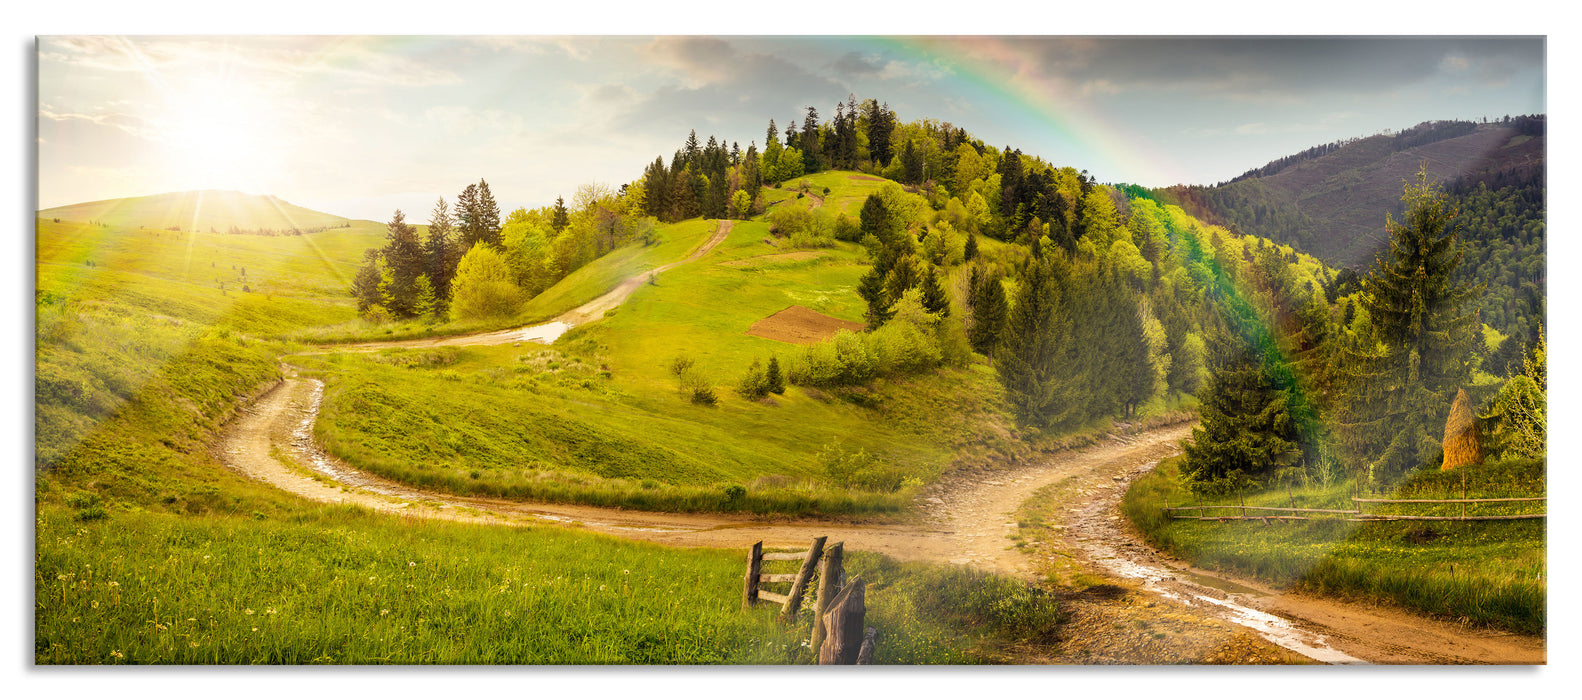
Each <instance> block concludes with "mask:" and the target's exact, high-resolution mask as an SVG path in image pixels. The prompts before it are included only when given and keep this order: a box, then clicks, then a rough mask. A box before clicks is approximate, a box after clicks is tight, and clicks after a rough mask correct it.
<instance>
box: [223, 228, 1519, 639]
mask: <svg viewBox="0 0 1582 700" xmlns="http://www.w3.org/2000/svg"><path fill="white" fill-rule="evenodd" d="M731 225H732V222H730V221H721V222H720V225H719V229H718V231H717V232H716V233H715V234H714V236H713V237H711V238H710V239H709V240H708V241H707V242H705V243H704V244H703V245H701V246H699V248H698V249H697V250H696V251H694V252H693V253H692V254H691V255H690V256H688V257H687V258H685V259H682V260H679V261H676V262H673V263H670V264H668V265H665V266H661V267H659V268H656V269H654V270H651V271H649V272H645V273H641V274H638V275H635V276H633V277H631V278H629V279H627V280H626V281H624V282H622V283H621V284H620V285H618V286H617V287H616V288H614V289H613V290H611V291H610V292H608V293H606V294H604V295H602V296H600V297H599V298H597V299H594V300H593V301H591V302H588V303H587V304H584V305H582V306H579V307H577V308H576V309H573V310H571V311H569V312H567V313H565V314H562V315H561V316H559V317H557V318H556V319H555V320H554V321H552V322H551V323H549V324H545V325H543V326H535V327H533V328H525V329H513V330H509V331H498V332H493V333H484V334H478V335H471V336H459V337H451V338H440V339H423V340H412V341H394V342H379V343H360V344H355V345H346V346H338V347H335V348H326V350H331V351H334V350H349V351H368V350H375V349H382V348H394V347H432V346H439V345H486V344H505V343H516V342H523V341H527V340H546V342H552V339H553V338H552V337H549V338H547V339H546V338H545V337H544V334H545V330H544V329H545V328H546V327H547V328H548V329H549V331H551V332H553V333H552V335H553V336H558V335H559V333H560V332H564V330H565V329H566V328H570V327H571V326H573V325H577V324H581V323H587V322H589V321H591V320H595V319H598V318H600V317H602V316H603V314H604V312H605V311H606V310H608V309H611V308H614V307H615V306H617V305H619V304H620V303H621V302H622V301H624V300H625V299H626V298H627V297H628V296H630V295H631V294H632V292H634V291H635V290H636V289H637V288H638V287H639V286H640V285H641V284H643V283H644V282H645V281H647V280H648V279H649V277H651V276H652V275H655V274H658V273H660V272H663V271H665V270H668V269H670V268H672V267H675V266H677V265H681V264H684V263H687V262H692V261H694V260H697V259H699V258H701V257H703V256H704V255H706V254H707V253H708V252H709V251H710V250H713V248H714V247H715V246H716V245H718V244H719V243H720V242H721V241H723V240H724V239H725V237H726V235H728V234H729V233H730V230H731ZM556 324H560V326H563V327H558V328H557V327H556ZM284 371H285V378H284V379H283V380H282V381H280V382H279V383H278V384H277V385H276V386H274V387H273V388H272V389H270V390H269V391H267V392H265V393H264V394H262V395H261V396H260V397H259V398H258V399H257V400H256V401H255V402H254V404H253V405H252V406H251V407H249V408H246V409H244V410H243V412H242V416H241V418H240V419H238V420H237V421H236V422H234V423H233V424H232V425H231V426H230V428H229V429H228V430H227V432H226V433H225V434H224V436H223V437H222V439H221V441H220V443H219V445H217V449H216V453H217V454H218V456H219V457H220V458H221V459H222V460H223V461H224V462H225V463H226V464H227V465H229V466H230V467H231V468H233V469H235V470H237V471H239V472H241V473H243V474H246V475H248V476H250V477H252V478H255V479H258V480H260V481H264V482H266V483H270V484H273V485H275V486H277V487H279V488H281V489H283V490H286V491H288V492H290V493H293V494H296V495H298V496H301V497H303V498H306V499H309V500H313V501H318V502H324V503H348V504H356V505H359V506H363V507H366V508H369V509H372V510H375V511H379V512H385V513H392V514H399V515H402V516H405V517H418V518H441V519H447V520H455V521H461V522H476V523H492V524H500V525H516V526H520V525H552V524H554V525H560V526H567V527H576V528H582V529H586V530H590V531H594V532H601V533H605V534H609V535H614V536H618V537H624V538H630V539H640V540H647V541H651V542H657V543H661V544H666V545H671V546H680V547H743V548H745V547H747V546H749V545H751V544H752V543H754V542H759V541H762V542H763V543H764V545H765V546H766V547H769V548H802V547H805V546H806V544H807V542H808V540H809V539H810V538H812V537H814V536H828V537H829V538H830V540H831V541H844V542H845V543H846V546H848V547H850V548H852V549H857V550H863V551H872V552H879V553H882V554H886V555H889V556H891V557H894V558H896V559H900V560H913V561H918V560H921V561H934V562H946V563H953V564H960V565H967V566H973V567H977V568H981V569H986V570H990V571H995V572H999V573H1003V574H1008V575H1015V576H1021V577H1025V578H1029V579H1032V580H1043V579H1044V578H1045V577H1046V576H1048V577H1052V578H1057V579H1058V578H1061V577H1065V578H1070V577H1071V576H1072V575H1075V576H1078V577H1085V578H1086V579H1088V581H1087V582H1088V583H1089V584H1091V583H1092V582H1093V579H1094V578H1097V579H1099V580H1101V581H1104V582H1105V583H1100V584H1099V585H1085V586H1081V587H1080V588H1081V590H1080V591H1079V592H1076V593H1067V594H1063V596H1064V597H1065V598H1066V601H1065V603H1064V604H1065V609H1066V610H1067V611H1068V613H1069V615H1070V617H1071V621H1070V623H1069V624H1068V625H1067V630H1068V632H1067V635H1068V637H1067V638H1066V639H1064V640H1062V644H1061V648H1060V652H1059V653H1058V655H1054V656H1050V655H1048V653H1049V652H1048V650H1047V649H1011V650H1006V651H1005V657H1004V660H1006V661H1009V662H1014V663H1128V664H1164V663H1304V662H1315V661H1316V662H1320V663H1386V664H1478V663H1494V664H1541V663H1544V662H1545V659H1546V656H1545V649H1544V642H1543V640H1542V639H1533V638H1528V637H1522V636H1516V635H1506V634H1499V633H1490V632H1479V631H1476V630H1471V629H1467V628H1464V627H1462V626H1460V625H1454V624H1450V623H1444V622H1439V621H1436V620H1429V619H1425V618H1422V617H1418V616H1413V615H1409V614H1404V613H1400V612H1396V611H1391V610H1383V609H1376V608H1370V607H1366V606H1358V605H1350V604H1346V603H1341V602H1336V601H1332V600H1327V599H1318V598H1312V597H1305V596H1300V595H1292V594H1283V593H1279V592H1275V591H1271V590H1268V589H1267V588H1265V587H1261V586H1260V585H1258V584H1255V583H1252V582H1248V581H1242V580H1238V579H1233V578H1231V577H1226V576H1224V575H1221V574H1212V573H1209V572H1203V571H1198V570H1194V569H1191V568H1190V567H1189V566H1187V565H1186V564H1184V563H1182V562H1179V561H1174V560H1171V559H1170V558H1169V557H1167V556H1165V555H1163V554H1161V553H1159V552H1157V551H1155V550H1153V549H1152V548H1150V547H1148V546H1146V545H1144V544H1143V543H1142V542H1141V541H1140V540H1139V539H1138V537H1137V536H1136V533H1135V532H1134V531H1132V530H1131V529H1130V527H1129V525H1128V524H1127V521H1126V520H1125V518H1124V517H1123V516H1121V514H1120V512H1119V508H1118V505H1119V502H1120V498H1121V495H1122V494H1124V492H1125V489H1126V486H1127V484H1129V483H1130V481H1131V480H1132V479H1134V478H1136V477H1138V476H1140V475H1142V474H1145V473H1147V472H1148V471H1149V470H1151V469H1153V468H1154V467H1155V466H1156V465H1157V464H1158V463H1159V461H1160V460H1161V459H1164V458H1166V457H1169V456H1171V455H1174V454H1176V453H1177V452H1179V443H1180V441H1181V440H1182V439H1183V438H1186V437H1188V436H1189V434H1190V426H1186V425H1177V426H1172V427H1166V428H1160V429H1154V430H1150V431H1145V432H1141V433H1135V434H1130V435H1121V436H1111V439H1110V440H1109V441H1107V442H1103V443H1100V444H1097V445H1093V446H1090V447H1087V448H1083V449H1078V450H1068V451H1064V452H1060V453H1057V454H1054V455H1050V456H1047V457H1045V458H1043V459H1040V460H1037V461H1035V462H1032V463H1028V464H1018V465H1010V466H1004V467H1000V468H997V469H990V470H977V471H972V472H960V473H956V474H953V475H952V476H950V477H948V478H947V479H945V480H943V481H941V482H940V483H938V484H934V485H932V486H931V487H929V488H928V489H927V490H925V491H924V492H923V493H922V494H921V495H920V496H919V500H918V503H917V506H918V508H917V512H918V514H919V517H918V518H916V519H915V520H914V521H912V522H909V523H905V524H871V523H851V522H838V521H829V520H785V519H778V520H765V519H757V518H752V517H748V516H736V515H725V514H674V513H649V512H639V511H627V510H611V509H603V508H593V507H586V506H575V505H556V504H526V503H519V502H514V501H506V500H499V499H486V498H470V497H460V496H453V495H448V494H440V493H431V492H424V491H420V490H418V489H414V488H411V487H408V486H404V485H401V484H397V483H394V482H390V481H388V480H385V479H381V478H379V477H375V476H373V475H370V474H367V473H364V472H361V471H359V470H356V469H353V468H351V467H349V466H347V465H345V464H344V463H341V462H340V461H338V460H336V459H335V458H333V457H331V456H329V455H327V454H325V453H324V451H323V450H322V449H320V448H319V446H318V445H317V443H316V442H315V441H314V439H313V423H314V421H315V420H316V418H317V415H318V408H319V403H320V401H321V400H322V396H323V383H322V382H320V381H318V380H316V379H304V378H300V377H298V376H297V375H296V372H295V371H294V369H293V368H291V367H290V366H285V367H284ZM1042 489H1053V490H1055V498H1054V501H1053V502H1054V503H1057V504H1058V507H1055V508H1054V509H1053V511H1052V512H1048V513H1043V514H1042V516H1043V518H1044V520H1045V522H1046V523H1048V524H1049V527H1050V531H1051V532H1055V533H1058V535H1057V536H1055V537H1051V538H1048V539H1049V540H1050V541H1047V542H1039V541H1030V542H1029V541H1022V542H1020V543H1017V542H1016V541H1015V540H1013V539H1012V537H1013V536H1017V535H1019V533H1020V531H1021V528H1020V526H1019V524H1018V518H1019V517H1020V516H1019V511H1020V510H1021V509H1022V508H1023V504H1024V503H1026V502H1027V501H1028V499H1029V498H1032V497H1034V496H1035V495H1036V494H1038V493H1039V492H1040V490H1042ZM1077 588H1078V587H1072V589H1073V590H1076V589H1077Z"/></svg>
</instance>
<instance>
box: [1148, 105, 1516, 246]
mask: <svg viewBox="0 0 1582 700" xmlns="http://www.w3.org/2000/svg"><path fill="white" fill-rule="evenodd" d="M1545 124H1546V121H1545V119H1544V117H1542V116H1538V117H1517V118H1512V119H1509V120H1508V121H1507V120H1501V121H1498V122H1489V123H1473V122H1425V123H1423V124H1420V125H1418V126H1416V127H1413V128H1411V129H1407V130H1405V131H1401V132H1398V133H1396V134H1393V135H1376V136H1369V137H1367V138H1361V139H1353V140H1349V141H1343V142H1336V143H1333V144H1326V145H1324V146H1318V147H1314V148H1312V149H1309V150H1308V151H1304V152H1303V153H1300V154H1296V155H1293V156H1290V157H1287V158H1282V159H1280V160H1279V161H1275V162H1273V163H1270V164H1269V165H1267V166H1264V167H1263V168H1257V169H1254V170H1251V171H1248V173H1246V174H1244V175H1242V176H1241V177H1238V178H1236V179H1235V180H1232V181H1231V182H1228V183H1222V184H1220V185H1217V186H1214V187H1203V186H1180V185H1178V186H1174V187H1170V188H1165V189H1163V190H1158V191H1156V192H1155V195H1156V196H1158V197H1159V198H1160V199H1162V200H1164V201H1168V202H1171V203H1176V204H1180V205H1181V206H1182V208H1183V209H1185V210H1186V211H1187V212H1188V213H1190V214H1192V215H1193V216H1196V217H1198V218H1199V219H1203V220H1205V221H1209V222H1212V223H1217V224H1222V225H1225V226H1228V227H1231V228H1232V229H1233V230H1238V231H1239V232H1241V233H1245V234H1251V235H1256V236H1262V237H1266V238H1270V239H1272V240H1275V241H1278V242H1280V243H1284V244H1288V245H1296V246H1298V247H1300V248H1301V249H1302V250H1304V251H1306V252H1309V253H1312V254H1313V255H1315V256H1318V258H1319V259H1321V260H1323V261H1324V262H1325V263H1327V264H1329V265H1331V266H1334V267H1354V268H1356V267H1365V266H1367V265H1368V264H1370V263H1372V262H1373V257H1374V255H1375V254H1377V253H1378V252H1380V251H1381V250H1382V249H1383V246H1384V237H1383V231H1384V229H1383V226H1382V224H1383V221H1382V218H1383V213H1384V212H1390V213H1393V214H1394V215H1395V216H1397V217H1399V216H1400V214H1401V202H1400V200H1401V187H1402V182H1403V181H1408V180H1411V179H1412V178H1414V177H1415V176H1416V174H1417V171H1418V169H1419V167H1426V169H1427V171H1428V175H1429V177H1430V178H1431V179H1434V180H1438V181H1441V182H1451V181H1458V180H1459V181H1464V182H1473V183H1475V182H1478V181H1481V180H1486V179H1489V180H1492V179H1493V178H1495V176H1497V175H1498V174H1499V173H1508V172H1510V171H1513V170H1515V171H1526V170H1530V169H1532V168H1538V169H1539V172H1541V169H1542V167H1543V164H1544V154H1545V150H1546V147H1547V140H1546V138H1545ZM1540 206H1541V202H1540Z"/></svg>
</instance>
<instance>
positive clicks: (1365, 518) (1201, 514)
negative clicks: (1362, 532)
mask: <svg viewBox="0 0 1582 700" xmlns="http://www.w3.org/2000/svg"><path fill="white" fill-rule="evenodd" d="M1238 500H1239V497H1238ZM1546 500H1548V497H1547V496H1536V497H1531V498H1441V499H1435V498H1356V497H1353V498H1352V499H1351V501H1352V502H1353V503H1356V504H1358V505H1357V508H1356V509H1355V510H1337V509H1328V508H1297V507H1295V504H1294V503H1293V505H1292V507H1290V508H1272V507H1268V506H1249V505H1247V504H1246V502H1245V501H1243V502H1241V503H1239V504H1237V505H1212V506H1208V505H1203V504H1202V503H1201V502H1200V503H1199V504H1198V505H1195V506H1176V507H1174V508H1172V507H1170V502H1169V501H1166V502H1165V508H1164V512H1165V517H1166V518H1169V519H1172V520H1213V521H1217V522H1230V521H1236V520H1260V521H1262V522H1263V524H1265V525H1268V524H1269V523H1270V522H1286V521H1290V520H1320V519H1322V520H1340V521H1345V522H1353V523H1376V522H1388V521H1394V520H1438V521H1454V522H1489V521H1497V520H1537V519H1541V518H1546V517H1549V516H1548V514H1547V513H1524V514H1520V515H1467V504H1468V503H1514V502H1522V501H1546ZM1364 503H1376V504H1386V505H1388V504H1397V503H1435V504H1445V503H1460V504H1461V515H1459V516H1457V515H1400V514H1396V513H1366V512H1363V506H1362V504H1364ZM1211 510H1220V511H1233V512H1235V513H1236V514H1235V515H1231V514H1228V513H1223V514H1218V515H1210V514H1209V511H1211ZM1186 511H1196V512H1197V515H1195V516H1192V515H1177V514H1176V513H1185V512H1186ZM1247 511H1259V512H1267V513H1292V515H1248V514H1247ZM1299 513H1301V514H1305V513H1313V514H1321V516H1320V517H1312V516H1308V515H1297V514H1299ZM1322 516H1337V517H1322ZM1340 516H1352V517H1340Z"/></svg>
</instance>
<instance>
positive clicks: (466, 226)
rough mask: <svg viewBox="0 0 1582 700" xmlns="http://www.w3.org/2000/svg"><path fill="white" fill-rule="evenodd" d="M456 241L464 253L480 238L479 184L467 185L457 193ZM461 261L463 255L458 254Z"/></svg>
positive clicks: (457, 257)
mask: <svg viewBox="0 0 1582 700" xmlns="http://www.w3.org/2000/svg"><path fill="white" fill-rule="evenodd" d="M455 212H456V234H457V235H456V243H457V247H459V248H461V251H462V253H466V252H467V251H469V250H472V246H473V244H474V243H477V242H478V240H479V239H480V237H481V236H480V234H479V228H478V227H479V223H478V186H477V185H467V188H466V189H464V190H462V191H461V194H459V195H456V209H455ZM456 259H457V260H458V261H459V260H460V259H461V256H459V255H458V256H456Z"/></svg>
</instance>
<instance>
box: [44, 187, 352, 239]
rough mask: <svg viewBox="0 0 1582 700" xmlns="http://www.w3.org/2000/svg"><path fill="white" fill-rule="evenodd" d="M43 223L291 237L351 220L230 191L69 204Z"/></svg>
mask: <svg viewBox="0 0 1582 700" xmlns="http://www.w3.org/2000/svg"><path fill="white" fill-rule="evenodd" d="M38 216H39V218H41V219H51V220H53V219H60V220H62V221H81V222H93V223H96V224H103V225H107V226H116V227H124V228H154V229H170V228H171V227H178V228H179V229H180V230H182V231H205V232H211V233H227V232H231V231H232V229H237V230H240V231H246V232H276V233H287V232H291V231H292V230H293V229H295V230H298V231H307V230H317V229H325V228H336V227H344V226H347V225H349V224H350V223H351V220H350V219H347V218H346V217H344V216H335V215H334V214H325V213H324V212H319V211H314V210H312V209H306V208H303V207H299V206H297V205H295V204H292V203H290V202H287V201H285V200H283V199H280V198H278V197H274V196H270V195H254V194H244V193H241V192H236V191H231V190H195V191H189V192H169V193H166V194H156V195H149V196H146V197H126V198H122V199H105V200H100V201H97V202H83V203H81V204H69V205H66V206H63V207H52V208H50V209H44V210H42V211H40V212H38Z"/></svg>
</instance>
